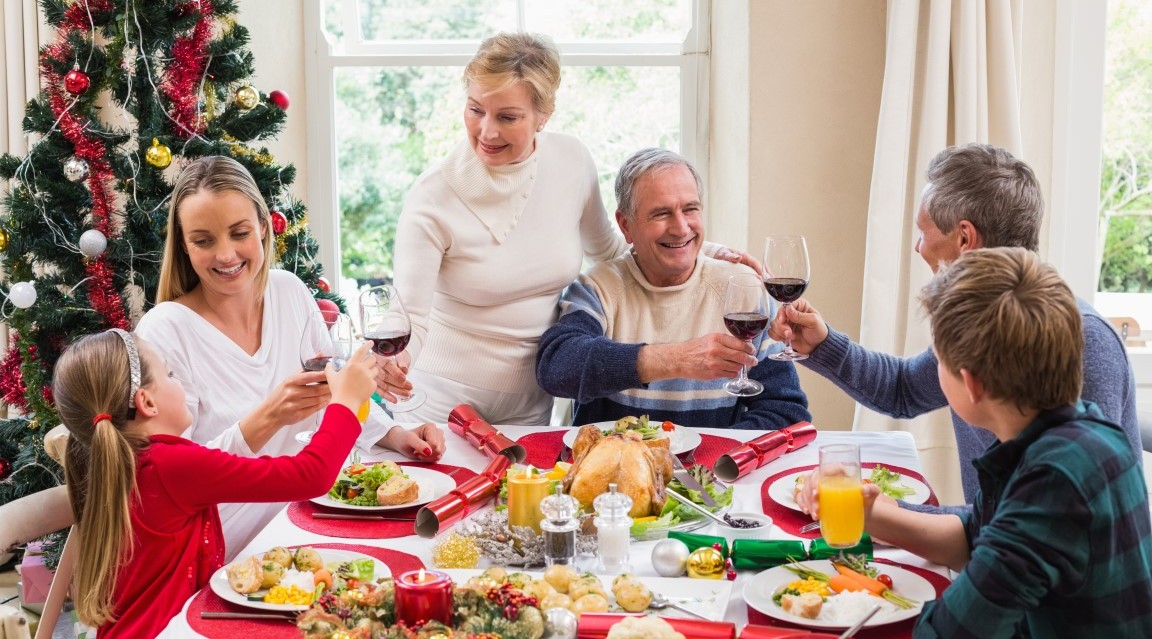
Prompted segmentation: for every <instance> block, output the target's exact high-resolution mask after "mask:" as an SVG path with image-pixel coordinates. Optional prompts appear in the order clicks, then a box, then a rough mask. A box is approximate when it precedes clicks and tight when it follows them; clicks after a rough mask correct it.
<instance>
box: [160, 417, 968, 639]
mask: <svg viewBox="0 0 1152 639" xmlns="http://www.w3.org/2000/svg"><path fill="white" fill-rule="evenodd" d="M498 428H499V429H500V430H501V431H502V432H503V433H504V434H505V435H507V436H508V437H509V438H511V439H517V438H519V437H522V436H524V435H526V434H528V433H533V432H540V431H546V430H563V429H556V428H547V427H545V428H530V427H526V426H499V427H498ZM444 430H445V440H446V441H447V451H446V452H445V454H444V458H443V459H442V460H441V461H442V462H443V463H445V464H452V465H456V466H465V467H467V468H471V469H473V470H479V469H481V468H483V467H484V466H485V465H486V464H487V463H488V458H487V457H485V456H484V455H483V454H482V453H480V452H479V451H477V450H476V449H475V448H472V447H471V446H469V445H468V444H467V443H466V442H465V441H464V439H463V438H462V437H459V436H457V435H455V434H454V433H451V432H449V431H448V430H447V428H446V427H445V428H444ZM698 430H699V431H700V432H702V433H712V434H714V435H720V436H722V437H730V438H732V439H737V440H740V441H747V440H749V439H753V438H755V437H758V436H759V435H762V434H763V431H751V430H721V429H710V428H701V429H698ZM837 443H853V444H859V446H860V457H861V461H862V462H884V463H888V464H892V465H895V466H902V467H904V468H908V469H911V470H915V471H917V472H920V473H921V474H922V473H923V469H922V468H921V466H920V458H919V455H918V454H917V452H916V446H915V442H914V441H913V439H912V436H911V435H910V434H908V433H905V432H894V431H893V432H844V431H822V432H820V434H819V435H818V436H817V438H816V441H815V442H813V443H812V444H809V445H808V446H805V447H804V448H801V449H800V450H797V451H795V452H792V453H789V454H786V455H784V456H782V457H781V458H779V459H777V460H775V461H773V462H772V463H770V464H768V465H767V466H764V467H763V468H760V469H759V470H757V471H755V472H753V473H751V474H749V475H747V476H745V477H743V478H742V479H740V480H739V481H737V482H735V483H733V484H732V485H733V486H734V487H735V491H734V492H733V499H732V510H733V511H754V512H761V504H760V485H761V483H763V481H764V480H765V479H766V478H768V477H770V476H772V475H774V474H776V473H779V472H781V471H783V470H787V469H789V468H794V467H798V466H807V465H811V464H815V463H816V462H817V449H818V448H819V447H820V446H823V445H826V444H837ZM361 457H362V459H365V460H372V461H378V460H384V459H393V460H397V461H400V460H402V457H401V456H400V455H398V454H396V453H392V452H388V451H383V449H376V450H375V451H374V452H373V453H370V454H363V453H362V455H361ZM698 532H700V533H704V534H711V531H710V530H709V529H708V528H705V529H701V530H699V531H698ZM770 538H772V539H796V537H793V536H791V535H788V534H786V533H783V532H781V531H780V530H779V529H778V528H775V527H774V528H773V530H772V533H771V534H770ZM435 541H436V540H435V539H424V538H421V537H415V536H412V537H402V538H398V539H347V538H342V537H326V536H324V535H317V534H315V533H310V532H308V531H305V530H302V529H300V528H298V527H297V526H296V525H295V524H293V523H292V522H291V521H289V519H288V515H287V509H285V510H282V511H280V514H278V515H276V517H275V518H274V519H273V520H272V521H271V522H270V523H269V524H268V526H267V527H266V528H265V529H264V530H263V531H262V532H261V533H260V534H259V535H257V536H256V538H255V539H253V540H252V543H250V544H249V545H248V547H247V548H245V549H244V550H243V551H242V552H241V553H240V554H239V555H238V556H241V557H243V556H246V555H251V554H263V553H264V552H265V551H266V550H268V549H269V548H272V547H273V546H296V545H305V544H315V543H323V542H336V543H358V544H364V545H368V546H378V547H382V548H393V549H396V550H403V551H404V552H407V553H411V554H413V555H416V556H418V557H419V558H420V559H421V561H423V562H424V564H425V565H426V566H429V567H430V566H431V565H432V547H433V545H434V544H435ZM655 543H656V542H655V541H649V542H637V543H633V544H632V545H631V555H630V560H629V563H630V564H631V565H632V568H633V572H634V573H635V574H637V575H639V576H653V577H654V576H657V575H656V572H655V571H654V570H653V569H652V566H651V561H650V557H651V554H652V546H653V545H655ZM875 554H876V556H878V557H884V558H887V559H891V560H893V561H898V562H901V563H905V564H910V565H913V566H920V567H925V568H930V569H932V570H936V571H938V572H940V573H941V574H945V575H946V574H948V572H947V569H945V568H943V567H941V566H936V565H933V564H929V563H928V562H927V561H926V560H924V559H922V558H920V557H917V556H915V555H913V554H911V553H908V552H906V551H903V550H899V549H896V548H888V547H885V546H878V547H877V549H876V553H875ZM752 576H753V573H751V572H747V571H744V572H742V573H741V574H740V575H739V576H738V577H737V579H736V581H735V583H734V584H733V589H732V597H731V598H730V599H729V601H728V611H727V613H726V614H725V616H724V618H725V619H726V620H728V621H732V622H735V623H736V626H737V628H740V627H742V626H743V625H744V624H745V623H747V621H748V612H747V607H746V605H745V604H744V599H743V596H742V593H743V589H744V584H745V583H746V582H747V581H748V580H749V579H751V578H752ZM685 579H687V577H685ZM191 601H192V600H191V599H189V600H188V602H186V603H185V604H184V609H183V610H181V611H180V613H179V614H178V615H176V617H174V618H173V619H172V622H171V623H170V624H169V625H168V628H167V629H166V630H165V632H164V634H163V635H161V636H163V637H180V638H184V637H197V638H199V637H204V635H201V634H199V633H197V632H195V631H193V630H192V628H191V627H189V625H188V622H187V617H186V613H187V608H188V605H189V603H191ZM208 639H224V637H223V635H213V636H210V637H208Z"/></svg>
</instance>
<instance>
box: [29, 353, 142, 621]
mask: <svg viewBox="0 0 1152 639" xmlns="http://www.w3.org/2000/svg"><path fill="white" fill-rule="evenodd" d="M125 339H131V336H130V335H128V336H126V338H121V337H120V336H119V335H117V334H116V333H115V332H113V331H105V332H103V333H98V334H95V335H89V336H88V337H85V338H83V339H81V340H80V341H78V342H76V343H75V344H73V345H72V346H71V347H69V348H68V349H67V350H66V351H64V354H63V355H62V356H61V357H60V360H59V361H58V362H57V363H56V371H55V373H54V374H53V377H52V391H53V394H54V396H55V401H56V409H57V411H59V413H60V421H61V422H62V423H63V424H64V426H65V427H67V428H68V431H69V433H71V437H70V439H69V442H68V446H67V449H66V451H67V452H66V453H65V456H66V459H65V464H64V476H65V480H66V481H67V484H68V496H69V499H70V501H71V503H72V513H73V515H74V516H75V518H76V530H75V532H74V533H73V534H75V535H77V542H78V543H79V547H80V552H79V553H78V559H77V566H76V597H77V601H76V611H77V613H78V614H79V616H80V620H81V621H83V622H84V623H85V624H88V625H90V626H99V625H101V624H104V623H106V622H109V621H114V620H115V619H114V617H113V615H114V613H115V602H114V601H113V600H112V594H113V592H114V591H115V588H116V575H117V572H118V571H119V570H120V568H121V567H122V566H123V565H124V564H125V563H127V561H128V559H129V558H130V554H131V549H132V520H131V516H130V504H131V499H132V496H133V494H134V493H135V492H136V452H137V451H138V450H139V449H141V448H143V447H144V446H146V445H147V439H146V438H144V437H142V436H139V435H134V434H131V433H127V432H125V431H124V427H125V424H126V423H127V421H128V414H129V407H130V406H131V405H132V404H133V402H134V401H135V398H134V397H131V396H130V395H131V394H132V382H131V366H130V357H132V354H130V352H129V349H128V347H127V345H126V344H125ZM151 382H152V374H151V371H149V370H148V367H147V363H146V362H140V384H141V386H146V385H148V384H149V383H151ZM97 415H107V416H111V419H107V418H103V419H100V420H99V421H95V417H96V416H97Z"/></svg>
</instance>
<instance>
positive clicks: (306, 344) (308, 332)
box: [296, 310, 363, 444]
mask: <svg viewBox="0 0 1152 639" xmlns="http://www.w3.org/2000/svg"><path fill="white" fill-rule="evenodd" d="M356 346H357V340H356V331H355V327H353V326H352V318H351V317H348V315H346V314H344V313H333V312H328V311H320V310H315V311H312V312H311V313H309V314H308V319H307V320H306V321H305V322H304V330H303V331H302V333H301V335H300V364H301V365H302V366H303V367H304V370H305V371H310V372H315V371H323V370H324V367H325V366H326V365H327V364H328V362H332V367H333V368H335V369H336V370H340V369H341V368H343V367H344V363H345V362H347V361H348V358H350V357H352V353H353V352H354V351H355V350H356ZM316 383H317V384H324V383H327V382H316ZM360 412H362V411H360ZM322 413H323V411H318V412H317V413H316V415H315V420H316V422H317V425H319V420H320V416H321V414H322ZM361 421H363V419H362V420H361ZM315 432H316V431H315V429H313V430H307V431H303V432H299V433H296V441H298V442H300V443H301V444H307V443H308V442H310V441H312V434H313V433H315Z"/></svg>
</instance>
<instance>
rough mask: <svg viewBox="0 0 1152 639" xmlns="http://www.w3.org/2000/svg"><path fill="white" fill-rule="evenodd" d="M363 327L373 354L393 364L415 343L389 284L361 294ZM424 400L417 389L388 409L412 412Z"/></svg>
mask: <svg viewBox="0 0 1152 639" xmlns="http://www.w3.org/2000/svg"><path fill="white" fill-rule="evenodd" d="M360 325H361V327H362V328H363V329H364V339H366V340H368V341H370V342H372V350H373V351H374V352H375V353H376V354H377V355H381V356H383V357H391V358H392V359H393V361H395V359H396V356H397V355H399V354H400V353H403V352H404V349H405V348H408V341H409V340H411V339H412V320H410V319H409V318H408V311H406V310H404V302H403V301H402V300H401V299H400V292H399V291H397V290H396V287H394V286H391V285H389V284H383V285H381V286H373V287H372V288H370V289H368V290H366V291H364V292H363V293H361V294H360ZM425 399H427V395H425V394H424V393H423V392H422V391H420V389H415V390H413V391H412V394H411V395H409V396H408V397H403V398H400V399H399V400H397V401H395V402H389V403H388V408H389V409H390V410H392V411H393V412H403V411H409V410H413V409H415V408H418V407H419V406H421V405H422V404H424V400H425Z"/></svg>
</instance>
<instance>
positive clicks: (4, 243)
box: [0, 229, 8, 251]
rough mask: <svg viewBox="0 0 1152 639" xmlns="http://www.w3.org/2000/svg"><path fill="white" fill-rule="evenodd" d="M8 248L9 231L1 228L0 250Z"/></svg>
mask: <svg viewBox="0 0 1152 639" xmlns="http://www.w3.org/2000/svg"><path fill="white" fill-rule="evenodd" d="M6 248H8V231H5V230H4V229H0V251H3V250H4V249H6Z"/></svg>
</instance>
